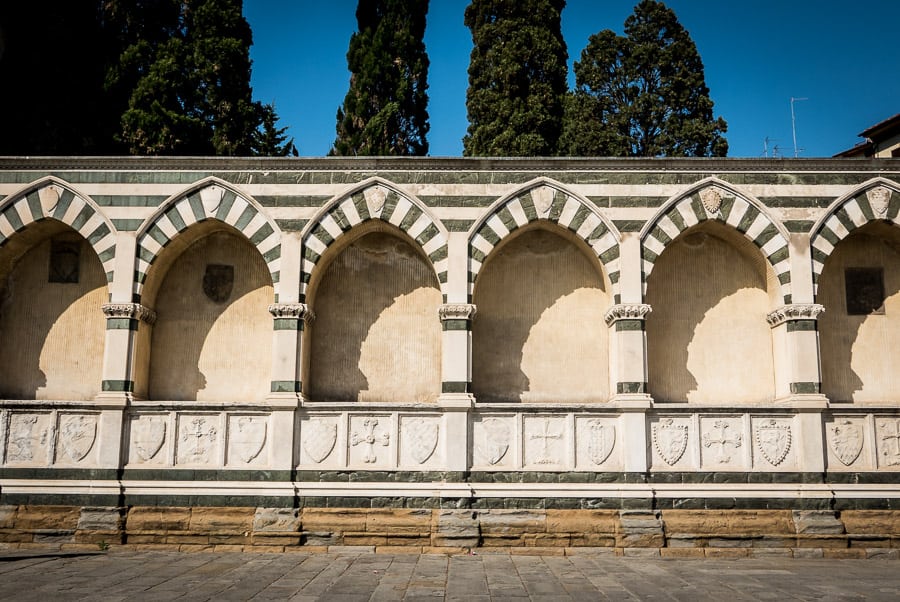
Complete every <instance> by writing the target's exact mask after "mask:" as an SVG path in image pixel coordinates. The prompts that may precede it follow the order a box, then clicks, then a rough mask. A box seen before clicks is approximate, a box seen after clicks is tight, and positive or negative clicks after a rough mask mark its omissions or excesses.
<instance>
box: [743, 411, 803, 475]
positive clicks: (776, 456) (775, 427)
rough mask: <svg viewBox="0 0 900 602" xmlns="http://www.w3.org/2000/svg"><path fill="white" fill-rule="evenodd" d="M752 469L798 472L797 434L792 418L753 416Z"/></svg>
mask: <svg viewBox="0 0 900 602" xmlns="http://www.w3.org/2000/svg"><path fill="white" fill-rule="evenodd" d="M751 425H752V436H753V469H754V470H756V471H779V470H798V468H799V462H798V454H797V448H798V443H797V440H796V438H797V432H796V426H795V424H794V418H793V417H769V416H754V417H752V418H751Z"/></svg>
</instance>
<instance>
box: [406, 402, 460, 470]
mask: <svg viewBox="0 0 900 602" xmlns="http://www.w3.org/2000/svg"><path fill="white" fill-rule="evenodd" d="M440 440H441V417H440V416H436V415H433V416H423V415H418V414H416V415H409V416H402V415H401V416H400V466H404V467H410V468H415V469H424V468H428V467H432V466H440V465H441V464H442V463H443V459H444V458H443V452H442V447H443V446H442V445H441V441H440ZM460 453H465V450H460Z"/></svg>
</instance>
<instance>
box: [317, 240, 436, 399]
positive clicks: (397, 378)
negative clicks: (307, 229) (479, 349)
mask: <svg viewBox="0 0 900 602" xmlns="http://www.w3.org/2000/svg"><path fill="white" fill-rule="evenodd" d="M440 303H441V292H440V287H439V284H438V281H437V277H436V276H435V274H434V270H433V269H432V268H431V266H430V265H429V264H428V262H427V261H426V260H425V259H424V258H423V257H422V256H421V255H420V254H419V253H418V252H417V250H416V249H415V248H414V247H413V246H412V245H411V244H410V243H408V242H407V241H405V240H404V239H402V238H399V237H398V236H395V235H393V234H390V233H385V232H371V233H368V234H365V235H363V236H361V237H360V238H358V239H356V240H355V241H353V242H352V243H350V244H349V245H348V246H347V247H345V248H344V249H343V250H341V251H339V252H338V254H337V256H336V257H335V258H334V260H333V261H332V262H331V264H330V265H328V266H327V267H326V269H325V273H324V275H323V276H322V279H321V281H320V282H319V284H318V285H317V286H316V287H315V291H314V292H313V295H312V297H311V305H312V307H313V310H314V311H315V313H316V319H315V321H314V322H313V323H312V325H311V326H310V328H309V332H308V336H309V338H308V340H309V341H310V370H309V375H310V376H309V396H310V398H311V399H313V400H315V401H370V402H391V401H415V402H426V401H434V400H436V399H437V397H438V396H439V395H440V357H441V356H440V349H441V324H440V320H439V318H438V306H439V305H440Z"/></svg>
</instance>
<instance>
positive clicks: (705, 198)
mask: <svg viewBox="0 0 900 602" xmlns="http://www.w3.org/2000/svg"><path fill="white" fill-rule="evenodd" d="M700 202H701V203H703V208H704V209H706V211H707V212H708V213H718V212H719V208H720V207H721V206H722V193H721V192H719V189H718V188H716V187H715V186H710V187H709V188H704V189H703V190H701V191H700Z"/></svg>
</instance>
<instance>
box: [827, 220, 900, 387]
mask: <svg viewBox="0 0 900 602" xmlns="http://www.w3.org/2000/svg"><path fill="white" fill-rule="evenodd" d="M818 284H819V286H818V302H819V303H821V304H822V305H824V306H825V311H824V312H823V313H822V314H821V315H820V316H819V323H818V324H819V340H820V349H821V358H822V393H823V394H825V395H826V396H827V397H828V398H829V399H831V400H832V401H857V402H886V401H900V373H898V371H897V361H898V360H900V229H898V228H897V227H896V226H893V225H891V224H888V223H886V222H879V221H873V222H869V223H868V224H866V225H864V226H862V227H860V228H858V229H856V230H853V231H852V232H850V234H848V235H847V236H846V237H845V238H843V239H842V240H840V241H839V242H838V243H837V245H835V247H834V250H833V251H832V252H831V254H830V255H829V256H828V259H827V260H826V261H825V265H824V268H823V270H822V274H821V276H820V277H819V282H818Z"/></svg>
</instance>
